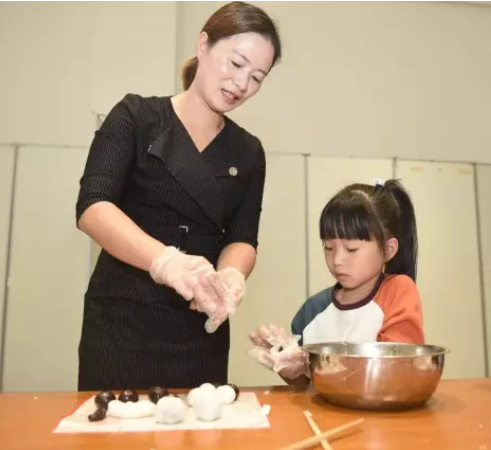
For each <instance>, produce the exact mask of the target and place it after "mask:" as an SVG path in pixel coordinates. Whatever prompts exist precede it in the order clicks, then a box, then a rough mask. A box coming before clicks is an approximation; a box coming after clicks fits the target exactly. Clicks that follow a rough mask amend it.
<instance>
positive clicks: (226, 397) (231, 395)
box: [217, 384, 237, 405]
mask: <svg viewBox="0 0 491 450" xmlns="http://www.w3.org/2000/svg"><path fill="white" fill-rule="evenodd" d="M217 396H218V398H219V399H220V401H221V402H222V403H223V404H224V405H229V404H230V403H233V402H234V401H235V400H236V398H237V395H236V393H235V390H234V388H233V387H232V386H229V385H228V384H225V385H223V386H220V387H218V388H217Z"/></svg>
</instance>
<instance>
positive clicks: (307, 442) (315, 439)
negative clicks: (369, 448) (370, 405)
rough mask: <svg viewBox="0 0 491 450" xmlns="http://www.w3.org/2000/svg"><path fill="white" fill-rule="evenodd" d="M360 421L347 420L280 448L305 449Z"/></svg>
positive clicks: (284, 449) (360, 420)
mask: <svg viewBox="0 0 491 450" xmlns="http://www.w3.org/2000/svg"><path fill="white" fill-rule="evenodd" d="M362 422H363V419H357V420H353V421H352V422H348V423H347V424H345V425H341V426H339V427H336V428H333V429H332V430H328V431H325V432H324V433H321V434H319V435H318V436H312V437H310V438H307V439H304V440H302V441H299V442H296V443H295V444H292V445H289V446H287V447H283V448H282V449H281V450H305V449H307V448H310V447H312V446H313V445H315V444H318V443H319V442H321V441H322V440H323V439H327V438H330V437H332V436H334V435H336V434H338V433H341V432H342V431H344V430H347V429H348V428H351V427H354V426H355V425H359V424H360V423H362Z"/></svg>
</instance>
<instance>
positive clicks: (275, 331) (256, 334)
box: [249, 324, 300, 349]
mask: <svg viewBox="0 0 491 450" xmlns="http://www.w3.org/2000/svg"><path fill="white" fill-rule="evenodd" d="M249 339H250V340H251V342H252V343H253V344H254V345H256V346H258V347H263V348H266V349H270V348H272V347H277V348H279V347H281V348H287V347H292V346H296V345H298V341H299V340H300V336H292V335H291V334H290V333H288V332H286V331H285V329H284V328H281V327H277V326H276V325H274V324H268V325H261V326H260V327H258V328H256V329H255V330H254V331H252V332H251V334H249Z"/></svg>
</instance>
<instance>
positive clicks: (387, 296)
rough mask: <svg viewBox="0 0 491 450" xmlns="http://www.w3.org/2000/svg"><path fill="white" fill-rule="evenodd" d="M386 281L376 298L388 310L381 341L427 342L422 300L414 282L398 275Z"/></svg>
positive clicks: (380, 332) (379, 336)
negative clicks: (424, 330)
mask: <svg viewBox="0 0 491 450" xmlns="http://www.w3.org/2000/svg"><path fill="white" fill-rule="evenodd" d="M384 284H385V286H384V285H382V287H381V289H380V291H379V294H378V295H377V298H376V302H377V303H378V304H379V306H380V307H381V308H382V311H383V313H384V323H383V325H382V328H381V329H380V331H379V333H378V335H377V341H382V342H384V341H385V342H402V343H409V344H424V340H425V339H424V332H423V314H422V307H421V299H420V297H419V292H418V289H417V288H416V285H415V284H414V281H413V280H412V279H411V278H409V277H407V276H406V275H396V276H394V277H390V278H389V279H388V280H387V281H386V282H385V283H384Z"/></svg>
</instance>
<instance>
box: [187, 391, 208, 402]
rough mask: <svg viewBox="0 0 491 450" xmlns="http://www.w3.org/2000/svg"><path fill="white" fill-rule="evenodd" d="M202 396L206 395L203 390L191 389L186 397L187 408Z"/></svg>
mask: <svg viewBox="0 0 491 450" xmlns="http://www.w3.org/2000/svg"><path fill="white" fill-rule="evenodd" d="M203 394H206V392H205V391H204V390H201V389H200V388H194V389H191V390H190V391H189V393H188V396H187V402H188V404H189V406H194V404H195V403H196V400H197V399H198V397H200V396H201V395H203Z"/></svg>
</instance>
